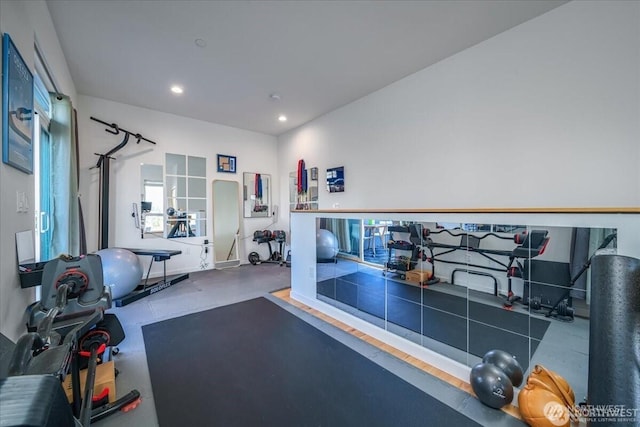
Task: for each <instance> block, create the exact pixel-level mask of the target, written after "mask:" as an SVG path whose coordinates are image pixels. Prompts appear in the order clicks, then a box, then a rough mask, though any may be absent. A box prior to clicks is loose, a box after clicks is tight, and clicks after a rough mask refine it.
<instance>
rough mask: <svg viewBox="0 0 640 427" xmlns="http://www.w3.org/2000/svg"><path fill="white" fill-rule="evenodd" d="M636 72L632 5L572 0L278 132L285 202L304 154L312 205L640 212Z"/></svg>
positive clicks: (638, 29) (639, 65)
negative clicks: (316, 172) (313, 174)
mask: <svg viewBox="0 0 640 427" xmlns="http://www.w3.org/2000/svg"><path fill="white" fill-rule="evenodd" d="M371 72H375V70H371ZM639 75H640V3H638V2H611V1H606V2H599V1H590V2H584V1H575V2H570V3H568V4H566V5H563V6H561V7H558V8H556V9H554V10H552V11H550V12H548V13H546V14H544V15H542V16H540V17H538V18H536V19H533V20H531V21H529V22H526V23H524V24H522V25H520V26H518V27H515V28H513V29H511V30H508V31H506V32H504V33H502V34H499V35H497V36H495V37H493V38H492V39H489V40H487V41H485V42H483V43H480V44H478V45H476V46H474V47H472V48H469V49H467V50H465V51H463V52H461V53H459V54H457V55H455V56H452V57H450V58H448V59H445V60H443V61H441V62H439V63H437V64H435V65H433V66H431V67H428V68H426V69H424V70H422V71H420V72H417V73H415V74H413V75H411V76H409V77H407V78H405V79H403V80H400V81H398V82H396V83H394V84H392V85H390V86H387V87H386V88H383V89H381V90H379V91H377V92H374V93H372V94H370V95H368V96H366V97H364V98H362V99H360V100H358V101H356V102H353V103H351V104H349V105H347V106H345V107H342V108H340V109H338V110H335V111H333V112H330V113H328V114H326V115H325V116H323V117H320V118H318V119H316V120H314V121H312V122H310V123H308V124H306V125H304V126H302V127H300V128H298V129H296V130H293V131H290V132H288V133H286V134H284V135H282V136H280V137H279V157H280V159H281V160H280V185H281V188H280V194H281V201H280V205H281V206H286V202H287V200H286V197H287V191H286V190H287V184H286V177H287V174H288V172H289V171H293V170H295V169H296V164H297V161H298V159H300V158H304V160H305V162H306V164H307V165H310V166H318V167H319V169H320V176H322V175H323V171H324V170H325V169H326V168H328V167H333V166H341V165H344V166H345V188H346V191H345V192H344V193H333V194H329V193H328V192H327V191H326V189H325V188H324V186H323V185H321V188H320V197H319V199H320V200H319V203H320V208H321V209H330V208H333V207H338V206H339V208H341V209H350V208H356V209H357V208H361V209H367V208H388V209H393V208H430V207H433V208H456V207H471V208H475V207H590V206H594V207H612V206H615V207H630V206H640V168H639V167H638V165H639V164H640V142H639V141H640V78H638V76H639ZM282 217H283V219H286V213H284V212H283V214H282Z"/></svg>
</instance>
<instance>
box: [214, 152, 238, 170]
mask: <svg viewBox="0 0 640 427" xmlns="http://www.w3.org/2000/svg"><path fill="white" fill-rule="evenodd" d="M218 172H227V173H236V158H235V156H228V155H226V154H218Z"/></svg>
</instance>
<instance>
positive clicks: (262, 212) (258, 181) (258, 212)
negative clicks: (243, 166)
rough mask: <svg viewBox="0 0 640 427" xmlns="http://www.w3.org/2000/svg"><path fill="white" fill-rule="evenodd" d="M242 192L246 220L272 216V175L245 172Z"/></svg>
mask: <svg viewBox="0 0 640 427" xmlns="http://www.w3.org/2000/svg"><path fill="white" fill-rule="evenodd" d="M242 192H243V197H242V199H243V204H244V206H243V212H244V217H245V218H264V217H269V216H271V197H270V196H271V175H266V174H261V173H252V172H245V173H244V175H243V191H242Z"/></svg>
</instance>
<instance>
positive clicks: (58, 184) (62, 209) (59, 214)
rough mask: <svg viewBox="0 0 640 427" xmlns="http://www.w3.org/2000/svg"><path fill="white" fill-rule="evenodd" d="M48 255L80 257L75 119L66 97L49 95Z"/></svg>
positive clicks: (69, 101)
mask: <svg viewBox="0 0 640 427" xmlns="http://www.w3.org/2000/svg"><path fill="white" fill-rule="evenodd" d="M51 106H52V117H51V123H50V128H49V131H50V134H51V141H52V144H51V145H52V152H51V158H52V162H51V163H52V173H51V185H50V189H49V191H50V192H51V201H52V204H51V206H52V208H51V210H52V212H51V227H52V242H51V254H56V255H63V254H69V255H80V218H79V208H78V173H77V172H78V158H77V140H76V134H75V128H76V126H75V115H74V114H73V106H72V105H71V100H70V99H69V97H67V96H62V95H59V94H57V95H54V94H52V95H51Z"/></svg>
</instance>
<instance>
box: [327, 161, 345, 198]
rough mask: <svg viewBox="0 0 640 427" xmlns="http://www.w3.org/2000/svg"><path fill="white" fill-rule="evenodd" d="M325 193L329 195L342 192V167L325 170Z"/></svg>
mask: <svg viewBox="0 0 640 427" xmlns="http://www.w3.org/2000/svg"><path fill="white" fill-rule="evenodd" d="M327 191H328V192H329V193H342V192H343V191H344V166H340V167H337V168H330V169H327Z"/></svg>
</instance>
